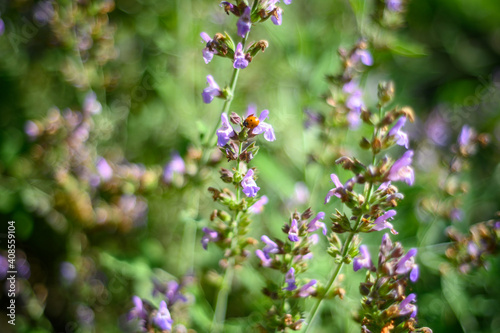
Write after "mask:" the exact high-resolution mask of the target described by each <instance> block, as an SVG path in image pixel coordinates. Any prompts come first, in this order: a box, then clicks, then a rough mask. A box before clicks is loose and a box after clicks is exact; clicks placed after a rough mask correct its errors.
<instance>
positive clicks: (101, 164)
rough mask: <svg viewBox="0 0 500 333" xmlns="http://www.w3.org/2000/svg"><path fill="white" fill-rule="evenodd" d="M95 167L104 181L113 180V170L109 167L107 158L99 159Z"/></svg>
mask: <svg viewBox="0 0 500 333" xmlns="http://www.w3.org/2000/svg"><path fill="white" fill-rule="evenodd" d="M95 167H96V169H97V173H98V174H99V176H100V177H101V179H102V180H104V181H105V182H107V181H108V180H110V179H111V178H113V169H112V168H111V166H110V165H109V163H108V161H106V159H105V158H103V157H99V158H98V159H97V162H96V164H95Z"/></svg>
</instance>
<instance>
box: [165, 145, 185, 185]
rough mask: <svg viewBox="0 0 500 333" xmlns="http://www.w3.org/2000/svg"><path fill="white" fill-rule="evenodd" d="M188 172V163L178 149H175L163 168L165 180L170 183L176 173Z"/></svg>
mask: <svg viewBox="0 0 500 333" xmlns="http://www.w3.org/2000/svg"><path fill="white" fill-rule="evenodd" d="M185 172H186V165H185V163H184V160H183V159H182V157H181V155H179V152H178V151H173V152H172V153H171V155H170V162H168V163H167V164H166V165H165V168H163V181H164V182H165V183H167V184H170V183H171V182H172V180H173V179H174V174H179V175H182V174H184V173H185Z"/></svg>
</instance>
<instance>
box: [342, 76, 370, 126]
mask: <svg viewBox="0 0 500 333" xmlns="http://www.w3.org/2000/svg"><path fill="white" fill-rule="evenodd" d="M342 91H344V92H345V93H347V94H348V95H349V96H348V97H347V99H346V102H345V105H346V107H347V108H348V109H349V113H348V114H347V122H348V123H349V127H350V128H351V129H355V128H357V127H358V126H359V125H360V124H361V118H360V115H361V110H362V109H363V108H364V107H365V104H364V102H363V92H362V91H361V89H360V88H359V86H358V83H357V82H356V81H354V80H352V81H349V82H348V83H346V84H344V86H343V87H342Z"/></svg>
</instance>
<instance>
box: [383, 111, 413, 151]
mask: <svg viewBox="0 0 500 333" xmlns="http://www.w3.org/2000/svg"><path fill="white" fill-rule="evenodd" d="M405 123H406V117H401V118H399V119H398V121H397V122H396V125H394V127H393V128H391V130H390V131H389V133H388V135H389V136H393V137H394V139H395V140H396V144H398V145H400V146H404V147H405V148H406V149H408V144H409V140H408V135H407V134H406V133H405V132H403V131H402V130H401V128H402V127H403V126H404V125H405Z"/></svg>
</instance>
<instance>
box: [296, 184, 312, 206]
mask: <svg viewBox="0 0 500 333" xmlns="http://www.w3.org/2000/svg"><path fill="white" fill-rule="evenodd" d="M309 196H310V195H309V189H308V188H307V185H306V184H304V183H303V182H297V183H295V187H294V191H293V200H294V202H296V203H298V204H305V203H306V202H307V201H308V200H309Z"/></svg>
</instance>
